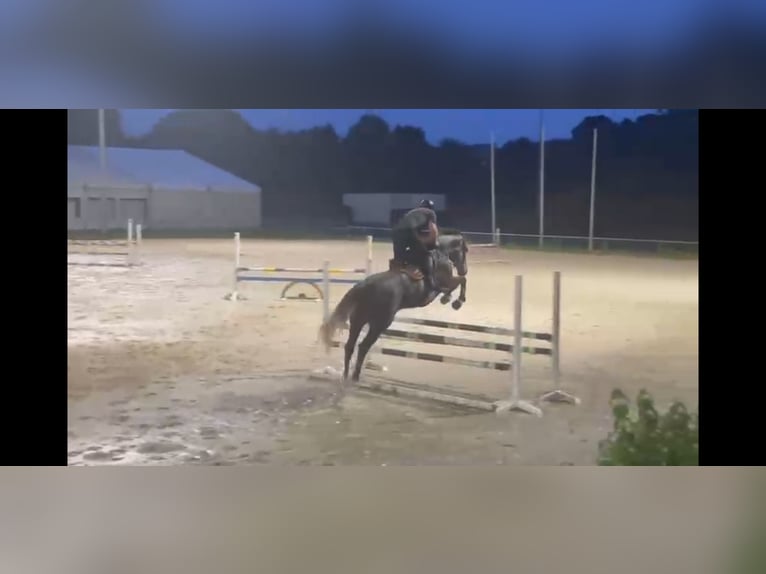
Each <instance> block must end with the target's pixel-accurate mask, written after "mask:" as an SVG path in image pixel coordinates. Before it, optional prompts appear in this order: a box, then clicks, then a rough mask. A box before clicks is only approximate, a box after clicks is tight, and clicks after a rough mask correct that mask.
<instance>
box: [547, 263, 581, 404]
mask: <svg viewBox="0 0 766 574" xmlns="http://www.w3.org/2000/svg"><path fill="white" fill-rule="evenodd" d="M551 338H552V340H551V362H552V363H553V384H554V390H552V391H549V392H547V393H545V394H543V395H542V396H541V397H540V400H541V401H550V402H554V403H569V404H573V405H579V404H580V399H579V398H578V397H576V396H575V395H573V394H571V393H568V392H566V391H564V390H562V389H561V388H559V385H560V382H561V365H560V361H561V271H555V272H554V273H553V328H552V333H551Z"/></svg>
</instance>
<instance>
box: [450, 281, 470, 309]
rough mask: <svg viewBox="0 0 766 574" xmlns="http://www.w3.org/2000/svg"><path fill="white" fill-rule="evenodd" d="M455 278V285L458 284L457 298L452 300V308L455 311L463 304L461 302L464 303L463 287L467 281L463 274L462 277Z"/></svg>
mask: <svg viewBox="0 0 766 574" xmlns="http://www.w3.org/2000/svg"><path fill="white" fill-rule="evenodd" d="M455 279H456V280H455V287H457V285H458V284H460V295H458V298H457V300H456V301H453V302H452V308H453V309H454V310H455V311H457V310H458V309H460V307H462V306H463V303H465V288H466V284H467V283H468V281H467V280H466V278H465V276H463V277H456V278H455ZM455 287H453V288H452V289H453V291H454V289H455Z"/></svg>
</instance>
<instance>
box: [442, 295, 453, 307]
mask: <svg viewBox="0 0 766 574" xmlns="http://www.w3.org/2000/svg"><path fill="white" fill-rule="evenodd" d="M450 299H452V297H450V296H449V295H442V298H441V299H439V303H441V304H442V305H446V304H447V303H449V302H450Z"/></svg>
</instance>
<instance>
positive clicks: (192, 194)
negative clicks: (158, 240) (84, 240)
mask: <svg viewBox="0 0 766 574" xmlns="http://www.w3.org/2000/svg"><path fill="white" fill-rule="evenodd" d="M261 217H262V214H261V193H260V192H254V191H250V192H234V191H225V192H224V191H216V190H212V191H211V190H193V189H189V190H176V189H155V188H151V187H149V186H133V187H128V186H91V185H82V184H70V185H69V186H68V192H67V226H68V229H70V230H103V231H107V230H115V229H123V228H124V227H125V226H126V224H127V221H128V219H133V221H134V223H136V224H138V223H141V224H142V225H143V226H144V228H145V229H147V230H151V229H158V230H160V229H166V230H173V229H177V230H194V229H253V228H258V227H260V226H261Z"/></svg>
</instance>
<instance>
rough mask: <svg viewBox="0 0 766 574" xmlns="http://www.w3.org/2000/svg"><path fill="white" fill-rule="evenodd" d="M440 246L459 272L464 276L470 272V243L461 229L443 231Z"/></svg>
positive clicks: (440, 235) (440, 236)
mask: <svg viewBox="0 0 766 574" xmlns="http://www.w3.org/2000/svg"><path fill="white" fill-rule="evenodd" d="M439 247H440V249H441V250H442V251H443V252H444V253H446V254H447V257H449V260H450V261H451V262H452V264H453V265H454V266H455V270H456V271H457V274H458V275H460V276H461V277H464V276H466V275H467V274H468V243H466V240H465V238H464V237H463V234H462V233H460V232H459V231H451V230H450V231H449V232H441V233H440V234H439Z"/></svg>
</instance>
